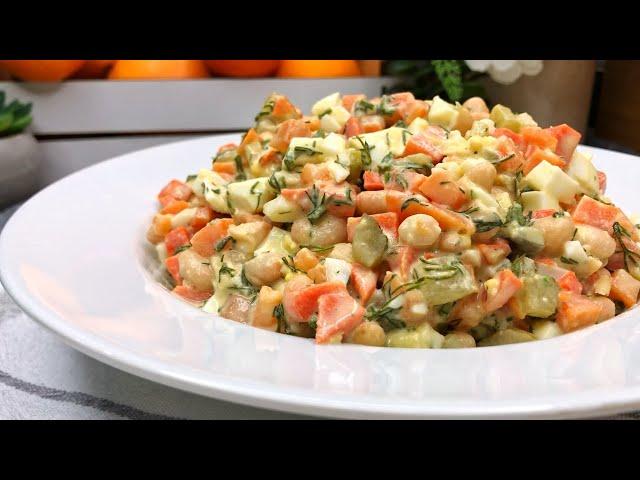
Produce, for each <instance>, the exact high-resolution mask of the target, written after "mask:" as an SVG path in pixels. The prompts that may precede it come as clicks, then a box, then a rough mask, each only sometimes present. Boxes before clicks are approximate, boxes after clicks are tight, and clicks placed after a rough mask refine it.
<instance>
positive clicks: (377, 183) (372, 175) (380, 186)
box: [363, 170, 384, 190]
mask: <svg viewBox="0 0 640 480" xmlns="http://www.w3.org/2000/svg"><path fill="white" fill-rule="evenodd" d="M363 180H364V189H365V190H384V182H383V180H382V175H380V174H379V173H376V172H372V171H371V170H366V171H365V172H364V175H363Z"/></svg>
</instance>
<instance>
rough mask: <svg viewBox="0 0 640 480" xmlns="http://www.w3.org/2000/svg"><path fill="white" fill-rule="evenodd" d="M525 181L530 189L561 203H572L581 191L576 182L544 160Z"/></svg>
mask: <svg viewBox="0 0 640 480" xmlns="http://www.w3.org/2000/svg"><path fill="white" fill-rule="evenodd" d="M525 180H526V182H527V184H528V185H530V186H531V187H533V188H535V189H536V190H540V191H543V192H545V193H547V194H549V195H550V196H552V197H553V198H555V199H557V200H559V201H561V202H563V203H572V202H573V200H574V197H575V196H576V194H578V193H579V192H580V190H581V188H580V185H579V184H578V182H576V181H575V180H574V179H573V178H571V177H570V176H569V175H567V174H566V173H564V172H563V171H562V169H560V168H559V167H557V166H555V165H551V164H550V163H549V162H547V161H546V160H543V161H542V162H540V163H539V164H538V165H536V167H535V168H534V169H533V170H531V171H530V172H529V174H528V175H527V176H526V177H525Z"/></svg>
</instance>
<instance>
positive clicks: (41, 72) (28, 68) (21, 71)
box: [0, 60, 85, 82]
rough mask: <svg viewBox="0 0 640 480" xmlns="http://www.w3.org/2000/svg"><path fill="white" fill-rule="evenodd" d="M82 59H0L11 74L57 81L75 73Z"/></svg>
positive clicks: (24, 77)
mask: <svg viewBox="0 0 640 480" xmlns="http://www.w3.org/2000/svg"><path fill="white" fill-rule="evenodd" d="M84 62H85V61H84V60H0V68H4V69H5V70H6V71H7V72H9V74H11V76H13V77H17V78H19V79H21V80H26V81H30V82H59V81H61V80H64V79H65V78H67V77H70V76H71V75H72V74H73V73H75V72H76V71H77V70H78V69H79V68H80V67H82V65H84Z"/></svg>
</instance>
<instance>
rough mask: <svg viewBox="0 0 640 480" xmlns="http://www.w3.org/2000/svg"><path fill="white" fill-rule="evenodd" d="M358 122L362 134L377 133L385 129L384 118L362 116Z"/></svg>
mask: <svg viewBox="0 0 640 480" xmlns="http://www.w3.org/2000/svg"><path fill="white" fill-rule="evenodd" d="M359 120H360V128H361V129H362V131H363V132H364V133H372V132H379V131H380V130H383V129H384V127H385V123H384V118H383V117H381V116H380V115H363V116H362V117H360V119H359Z"/></svg>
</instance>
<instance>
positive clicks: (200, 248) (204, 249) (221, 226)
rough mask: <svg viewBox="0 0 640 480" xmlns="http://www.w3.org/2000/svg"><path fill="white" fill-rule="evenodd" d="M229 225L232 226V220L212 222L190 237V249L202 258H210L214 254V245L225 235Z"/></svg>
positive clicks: (219, 219) (220, 219) (225, 219)
mask: <svg viewBox="0 0 640 480" xmlns="http://www.w3.org/2000/svg"><path fill="white" fill-rule="evenodd" d="M231 225H233V219H232V218H217V219H215V220H213V221H212V222H211V223H209V224H207V225H206V226H204V227H203V228H202V229H200V230H199V231H198V232H196V233H195V234H194V235H193V237H191V248H193V250H194V251H195V252H196V253H198V254H199V255H202V256H203V257H210V256H211V255H213V254H214V253H216V243H217V242H218V241H219V240H220V239H221V238H223V237H225V236H226V235H227V232H228V230H229V227H230V226H231Z"/></svg>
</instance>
